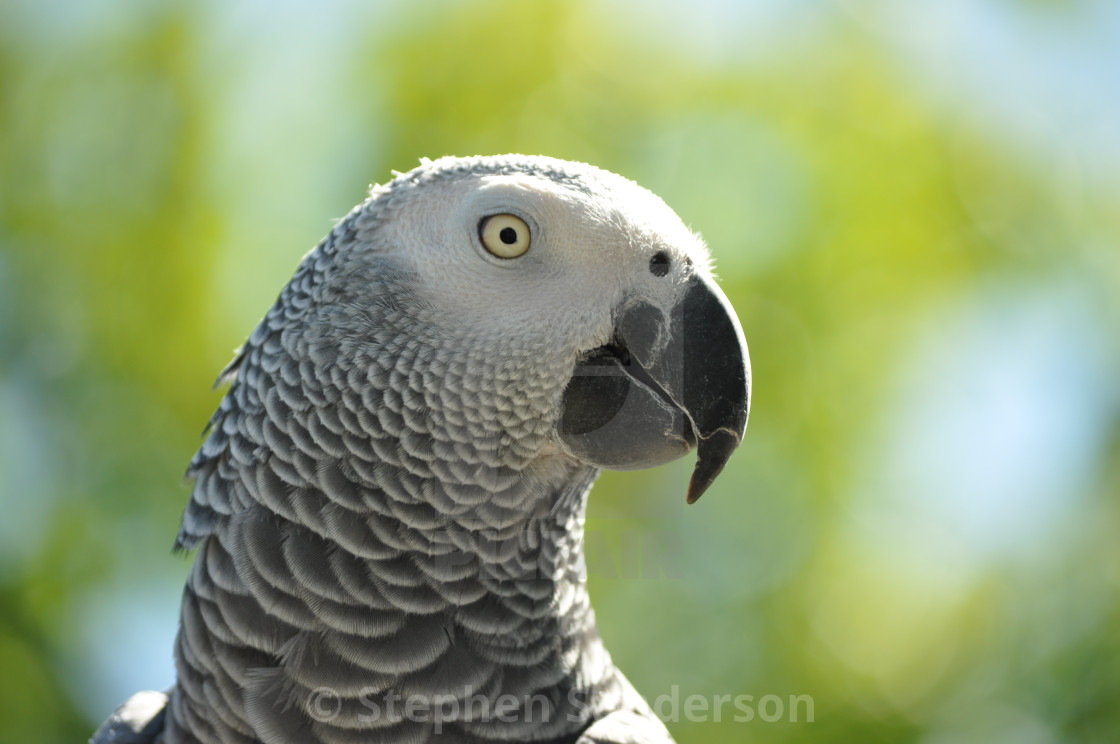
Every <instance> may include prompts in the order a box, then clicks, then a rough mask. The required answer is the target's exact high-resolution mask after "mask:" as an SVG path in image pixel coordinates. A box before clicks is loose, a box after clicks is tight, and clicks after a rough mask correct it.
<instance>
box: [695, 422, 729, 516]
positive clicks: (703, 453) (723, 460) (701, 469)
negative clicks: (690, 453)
mask: <svg viewBox="0 0 1120 744" xmlns="http://www.w3.org/2000/svg"><path fill="white" fill-rule="evenodd" d="M741 442H742V436H741V435H740V436H735V435H734V434H732V433H731V432H729V431H726V430H721V431H718V432H716V433H715V434H713V435H712V436H711V437H710V438H709V439H705V440H701V441H700V444H699V447H698V448H697V458H696V467H695V468H694V469H693V471H692V478H691V479H690V480H689V481H688V492H687V494H686V495H685V501H686V502H687V503H689V504H695V503H696V502H697V501H699V500H700V497H701V496H703V495H704V492H705V491H707V490H708V487H709V486H711V485H712V483H714V482H715V480H716V477H717V476H719V474H720V473H721V472H723V466H724V465H726V464H727V461H728V460H729V459H731V453H732V452H734V451H735V449H736V448H737V447H738V446H739V444H740V443H741Z"/></svg>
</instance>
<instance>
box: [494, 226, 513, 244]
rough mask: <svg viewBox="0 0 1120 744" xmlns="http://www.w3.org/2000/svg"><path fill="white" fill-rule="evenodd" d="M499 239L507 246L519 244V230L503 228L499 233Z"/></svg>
mask: <svg viewBox="0 0 1120 744" xmlns="http://www.w3.org/2000/svg"><path fill="white" fill-rule="evenodd" d="M498 237H499V238H501V241H502V242H503V243H505V244H506V245H513V244H514V243H516V242H517V230H514V229H513V228H512V227H503V228H502V231H501V232H500V233H498Z"/></svg>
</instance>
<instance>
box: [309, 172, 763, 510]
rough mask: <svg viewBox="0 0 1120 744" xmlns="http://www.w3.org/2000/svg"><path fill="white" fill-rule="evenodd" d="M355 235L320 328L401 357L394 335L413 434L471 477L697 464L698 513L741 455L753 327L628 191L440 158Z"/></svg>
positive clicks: (701, 249) (610, 178)
mask: <svg viewBox="0 0 1120 744" xmlns="http://www.w3.org/2000/svg"><path fill="white" fill-rule="evenodd" d="M352 217H353V220H352V224H351V225H350V227H349V230H351V231H352V234H351V235H349V236H348V237H350V238H351V240H348V241H345V245H346V246H347V249H346V251H344V252H340V253H339V255H338V256H337V257H336V260H335V261H334V262H333V263H332V270H331V274H332V275H333V276H332V278H331V281H330V286H331V292H330V293H331V297H329V298H326V299H329V300H330V303H329V305H327V304H326V303H324V307H327V306H329V307H331V308H334V309H335V310H334V312H335V316H334V317H330V318H324V321H325V322H326V323H327V324H328V325H329V326H330V327H331V328H332V333H337V330H338V328H339V327H340V326H342V327H345V328H348V329H349V330H348V331H346V332H345V333H344V337H345V338H348V339H349V340H350V350H349V351H348V352H345V353H349V354H351V355H353V354H360V347H361V345H362V343H363V338H364V339H367V340H368V339H369V338H371V337H372V336H377V337H378V339H377V340H378V346H379V348H380V349H384V348H386V345H387V344H388V346H390V347H391V346H392V343H391V341H388V340H387V339H388V336H387V335H386V334H388V335H389V336H391V335H392V333H393V331H392V329H393V327H394V326H396V327H397V328H398V330H399V337H400V338H405V337H407V338H408V339H409V341H408V342H402V352H401V353H402V354H409V355H410V356H409V358H410V360H411V361H410V362H409V363H408V364H407V365H401V366H400V368H399V370H398V372H399V374H400V375H402V376H411V377H412V378H415V379H414V384H413V385H412V387H411V389H413V390H416V391H420V390H423V391H424V393H423V396H420V395H417V396H415V397H417V398H419V397H423V400H416V401H415V406H414V408H415V409H416V410H417V411H420V412H424V413H425V415H424V417H423V421H424V423H423V424H422V425H421V426H419V427H416V426H414V427H413V428H414V429H421V430H423V431H421V432H420V433H422V434H425V435H428V436H431V437H433V438H434V441H436V442H439V443H443V442H449V443H451V444H453V445H455V446H456V447H458V449H457V451H458V452H459V454H460V455H461V456H462V459H463V460H465V461H467V462H471V463H477V464H478V466H479V467H482V468H485V467H486V466H487V465H488V464H493V463H501V464H503V465H507V466H508V465H509V464H510V463H511V462H512V463H515V465H516V467H517V468H523V467H529V466H530V464H531V463H539V462H540V461H541V460H542V458H543V459H544V460H549V459H551V460H555V459H556V458H561V459H562V458H570V459H574V460H575V461H576V462H578V463H581V464H583V465H587V466H593V467H595V468H605V469H614V470H632V469H641V468H648V467H653V466H656V465H660V464H662V463H665V462H668V461H670V460H674V459H676V458H679V457H681V456H683V455H686V454H687V453H689V452H691V451H692V450H694V449H695V450H696V451H697V455H698V457H697V463H696V467H695V470H694V472H693V476H692V480H691V482H690V484H689V489H688V495H687V499H688V501H689V503H692V502H693V501H695V500H696V499H697V498H699V497H700V495H701V494H702V493H703V492H704V490H705V489H706V488H707V487H708V486H709V485H711V483H712V482H713V481H714V480H715V478H716V476H717V475H718V474H719V472H720V470H721V469H722V468H723V466H724V464H725V463H726V462H727V460H728V458H729V457H730V456H731V454H732V452H733V451H734V450H735V448H736V447H737V446H738V445H739V444H740V442H741V441H742V437H743V433H744V430H745V428H746V424H747V416H748V411H749V403H750V362H749V358H748V355H747V346H746V342H745V340H744V337H743V331H742V328H741V327H740V324H739V321H738V319H737V318H736V316H735V312H734V310H733V309H732V308H731V305H730V303H729V302H728V300H727V298H726V297H725V296H724V294H723V292H721V290H720V289H719V287H718V286H717V285H716V284H715V281H714V279H713V276H712V271H711V267H710V260H709V256H708V253H707V249H706V247H705V245H704V243H703V242H702V241H701V239H700V238H699V237H698V236H697V235H695V234H694V233H692V232H691V231H690V230H689V229H688V228H687V227H686V226H685V225H684V223H683V222H682V221H681V220H680V218H679V217H677V215H676V214H675V213H674V212H673V211H672V210H671V209H670V208H669V207H668V206H667V205H666V204H665V203H664V202H663V201H662V200H661V199H660V198H658V197H657V196H655V195H654V194H652V193H651V192H649V191H647V190H646V189H644V188H642V187H640V186H638V185H637V184H635V183H634V182H632V181H630V180H627V179H625V178H623V177H621V176H618V175H615V174H613V173H610V172H608V171H604V170H601V169H598V168H595V167H592V166H589V165H584V164H580V163H571V162H567V161H561V160H554V159H551V158H544V157H526V156H497V157H477V158H442V159H439V160H435V161H425V162H424V163H422V164H421V166H420V167H418V168H416V169H414V170H412V171H409V172H408V173H404V174H398V175H397V178H395V179H394V180H393V181H392V182H390V183H389V184H387V185H386V186H382V187H375V188H374V190H373V195H372V197H371V198H370V200H368V201H367V202H366V203H365V204H364V205H361V206H359V207H358V208H357V209H356V210H355V213H354V214H353V215H352ZM387 281H391V282H392V283H393V286H394V290H393V291H392V292H391V293H386V292H385V289H384V288H385V286H386V284H385V283H386V282H387ZM339 308H342V309H343V310H339ZM339 312H342V313H344V314H346V316H345V317H344V318H340V317H339V316H338V313H339ZM371 312H376V317H373V316H372V315H371ZM409 344H413V345H416V346H418V348H419V350H418V351H417V350H413V351H409V349H408V348H405V347H408V346H409ZM345 345H346V342H345V341H344V342H343V346H345ZM382 366H384V363H382ZM403 405H406V406H408V405H409V402H408V401H407V400H406V401H404V402H403ZM468 443H469V444H468ZM465 448H473V451H472V452H471V453H469V454H463V450H464V449H465ZM515 469H516V468H515Z"/></svg>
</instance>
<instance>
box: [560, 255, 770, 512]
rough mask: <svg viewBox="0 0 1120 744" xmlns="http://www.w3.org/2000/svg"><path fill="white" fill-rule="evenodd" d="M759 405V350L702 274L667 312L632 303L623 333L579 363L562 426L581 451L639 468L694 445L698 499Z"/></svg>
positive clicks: (621, 324)
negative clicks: (753, 403)
mask: <svg viewBox="0 0 1120 744" xmlns="http://www.w3.org/2000/svg"><path fill="white" fill-rule="evenodd" d="M749 411H750V359H749V357H748V355H747V344H746V340H745V339H744V338H743V329H742V327H741V326H740V324H739V320H738V318H736V316H735V311H734V310H733V309H732V308H731V304H730V303H729V302H728V301H727V298H726V297H725V296H724V294H723V292H722V291H720V289H719V287H717V286H716V285H715V283H714V282H712V281H711V280H710V279H706V278H703V277H698V276H693V277H691V278H690V279H689V280H688V281H687V282H686V284H685V286H684V291H683V293H682V295H681V296H680V298H679V300H678V301H677V303H676V304H675V305H673V307H672V308H670V309H669V310H668V312H666V311H665V310H664V309H662V308H658V307H656V306H655V305H653V304H651V303H649V302H646V301H630V302H625V303H623V305H622V307H621V308H620V309H619V311H618V312H617V314H616V319H615V342H614V343H612V344H610V345H608V346H605V347H600V348H599V349H596V350H594V351H593V352H591V353H590V354H588V355H587V356H586V358H585V359H583V360H581V362H580V363H579V364H577V365H576V372H575V374H574V375H573V377H572V379H571V380H570V381H569V383H568V387H567V389H566V390H565V393H564V403H563V407H562V412H561V419H560V422H559V425H558V431H559V434H560V439H561V441H562V442H563V443H564V444H565V445H566V446H567V447H568V449H569V450H570V451H571V452H572V454H574V455H575V456H576V457H578V458H579V459H581V460H583V461H585V462H588V463H589V464H593V465H596V466H598V467H604V468H608V469H617V470H630V469H639V468H646V467H653V466H654V465H660V464H662V463H664V462H668V461H670V460H674V459H676V458H678V457H680V456H682V455H684V454H685V453H687V452H688V451H690V450H691V449H692V448H693V447H695V448H696V449H697V460H696V467H695V469H694V470H693V473H692V479H691V481H690V482H689V486H688V496H687V498H688V503H690V504H691V503H693V502H694V501H696V500H697V499H698V498H700V496H701V495H702V494H703V493H704V491H705V490H707V488H708V486H710V485H711V484H712V482H713V481H715V479H716V476H718V475H719V473H720V471H721V470H722V469H723V466H724V465H725V464H726V463H727V461H728V459H729V458H730V457H731V453H732V452H734V451H735V448H736V447H738V446H739V444H740V443H741V442H742V441H743V432H744V431H745V430H746V426H747V417H748V413H749Z"/></svg>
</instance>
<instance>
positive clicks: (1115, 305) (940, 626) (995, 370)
mask: <svg viewBox="0 0 1120 744" xmlns="http://www.w3.org/2000/svg"><path fill="white" fill-rule="evenodd" d="M509 151H515V152H527V153H543V154H549V155H553V156H557V157H561V158H567V159H575V160H583V161H588V162H591V163H594V164H596V165H599V166H601V167H604V168H607V169H610V170H613V171H616V172H618V173H621V174H623V175H625V176H628V177H630V178H633V179H635V180H637V181H638V182H639V183H641V184H642V185H644V186H646V187H647V188H649V189H651V190H652V191H654V192H656V193H658V194H660V195H661V196H662V197H664V199H665V200H666V201H667V202H668V203H669V204H670V205H671V206H673V207H674V208H675V209H676V210H677V212H678V213H679V214H680V215H681V216H682V217H683V219H684V220H685V222H687V223H689V224H690V225H691V226H692V227H693V228H694V229H696V230H698V231H699V232H701V233H702V234H703V236H704V237H705V238H706V239H707V241H708V243H709V245H710V246H711V250H712V253H713V254H714V256H715V259H716V264H717V269H718V271H719V274H720V276H721V281H722V283H723V286H724V287H725V289H726V291H727V293H728V295H729V296H730V298H731V300H732V303H733V304H734V305H735V307H736V308H737V310H738V312H739V315H740V317H741V319H742V322H743V326H744V328H745V329H746V335H747V339H748V342H749V344H750V349H751V356H752V359H753V364H754V374H755V405H754V410H753V412H752V416H751V424H750V428H749V430H748V436H747V440H746V443H745V444H744V446H743V448H742V450H741V451H740V453H739V454H738V455H737V456H736V457H735V458H734V459H733V460H732V462H731V465H730V466H729V468H728V470H727V473H726V475H725V476H724V477H723V478H722V480H720V481H719V482H717V483H716V485H715V487H714V488H713V489H712V491H711V492H709V494H708V495H706V496H705V498H704V499H703V500H702V501H701V502H700V503H699V504H697V505H696V506H694V507H691V508H687V509H686V508H685V505H684V494H683V488H684V484H685V482H686V481H687V473H688V469H689V467H690V464H689V463H675V464H674V465H672V466H669V467H666V468H664V469H662V470H659V471H654V472H644V473H625V474H618V473H608V474H607V475H605V476H604V477H603V478H602V480H601V481H600V484H599V486H598V487H597V488H596V490H595V492H594V494H593V497H592V500H591V501H592V504H591V519H590V521H589V524H588V528H589V548H591V549H592V550H593V551H594V554H593V556H592V557H591V558H590V562H591V576H590V581H591V588H592V591H593V593H594V600H595V603H596V607H597V609H598V615H599V621H600V626H601V630H602V633H603V635H604V636H605V638H606V641H607V644H608V647H609V648H610V649H611V650H612V652H613V655H614V656H615V659H616V661H617V662H618V664H619V665H620V666H621V667H622V668H623V669H624V670H625V671H626V673H627V675H628V676H629V677H630V679H631V680H632V681H633V682H634V684H635V686H636V687H637V688H638V689H639V690H640V691H641V692H642V693H643V694H644V695H646V697H647V698H648V699H650V700H651V701H652V700H654V699H655V698H657V697H658V696H660V695H663V694H669V693H671V691H672V689H673V687H674V686H676V687H677V689H678V690H679V695H680V698H681V699H682V701H683V698H684V697H686V696H687V695H690V694H701V695H704V696H708V697H711V696H713V695H724V694H729V695H753V696H754V698H755V700H756V701H757V700H758V699H759V697H761V696H763V695H778V696H779V697H780V698H782V699H783V700H785V699H788V698H787V696H789V695H810V696H812V698H813V701H814V711H813V714H814V718H815V721H814V722H812V723H807V722H805V721H804V718H802V720H800V721H799V722H791V721H789V720H785V719H783V720H782V721H779V722H774V723H767V722H764V721H761V720H759V719H758V718H757V717H756V719H755V720H754V721H752V722H749V723H739V722H734V721H732V720H730V719H731V716H730V711H729V710H728V711H726V712H725V714H724V716H723V720H721V721H719V722H716V721H707V722H689V721H687V720H683V716H682V720H680V721H678V722H675V723H670V729H671V730H672V731H673V733H674V735H675V736H676V737H677V738H678V739H679V741H680V742H681V743H682V744H686V743H688V742H742V741H753V742H810V741H811V742H849V741H882V742H921V743H923V744H951V743H956V742H985V743H987V742H1009V743H1014V744H1023V743H1026V744H1036V743H1037V744H1049V743H1050V742H1115V741H1118V740H1120V592H1118V589H1120V539H1118V536H1120V507H1118V503H1117V497H1116V495H1117V493H1120V385H1118V382H1117V381H1118V380H1120V333H1118V328H1120V4H1117V3H1114V2H1110V1H1109V0H1082V1H1077V0H1065V1H1061V0H1049V1H1044V0H1031V1H1027V0H1018V1H1015V0H983V1H982V0H946V1H945V2H939V3H912V2H889V1H887V0H882V1H876V0H783V1H782V2H778V1H777V0H772V1H770V2H733V1H732V0H693V1H692V2H690V3H687V4H686V3H677V4H669V3H665V4H655V3H649V2H644V1H643V0H614V1H612V2H593V1H592V0H572V1H567V2H558V1H549V0H535V1H532V2H527V1H522V2H513V1H511V2H501V1H498V0H481V1H478V2H467V1H461V2H452V1H445V2H433V1H430V0H423V1H421V2H404V1H401V2H358V1H357V0H349V1H348V0H333V1H332V2H322V3H317V4H304V3H294V2H267V3H266V2H262V1H260V0H255V1H250V2H238V3H223V2H218V0H205V1H203V2H187V1H186V0H182V1H181V2H176V1H175V0H167V1H166V2H148V3H133V2H127V1H126V0H119V1H115V0H96V1H93V2H76V1H75V2H47V3H39V2H33V0H7V1H6V2H3V3H0V513H2V514H3V516H2V518H0V669H2V670H3V674H2V675H0V740H2V741H5V742H17V741H20V742H44V743H50V742H75V741H84V740H85V738H86V737H87V736H88V735H89V733H90V731H91V730H92V728H93V727H94V726H95V725H96V724H97V723H99V722H100V721H101V720H102V719H103V718H104V717H105V716H106V715H107V714H108V713H109V712H110V711H111V709H112V708H113V707H114V706H115V705H116V704H118V703H119V702H121V701H122V700H123V699H125V698H126V697H127V696H128V695H130V694H131V693H132V692H134V691H136V690H139V689H146V688H157V689H158V688H163V687H166V686H168V685H169V684H170V683H171V682H172V680H173V673H172V663H171V642H172V638H173V635H174V633H175V629H176V624H177V612H178V599H179V592H180V588H181V585H182V581H183V579H184V577H185V575H186V572H187V570H188V567H189V561H187V560H185V559H183V558H180V557H176V556H173V555H172V554H171V551H170V548H171V543H172V540H173V538H174V535H175V532H176V529H177V526H178V519H179V516H180V514H181V510H182V508H183V506H184V505H185V503H186V499H187V493H188V492H187V486H186V484H185V483H184V482H183V480H182V474H183V472H184V470H185V467H186V464H187V462H188V460H189V458H190V456H191V454H192V453H193V451H194V449H195V448H196V447H197V446H198V444H199V443H200V433H201V431H202V428H203V425H204V424H205V422H206V421H207V419H208V417H209V415H210V413H211V411H212V410H213V409H214V408H215V406H216V405H217V403H218V401H219V399H220V396H221V392H220V391H217V392H215V391H212V390H211V389H210V386H211V383H212V381H213V380H214V379H215V377H216V374H217V372H218V371H219V370H220V369H221V368H222V366H223V365H224V364H225V363H226V362H227V361H228V360H229V358H230V357H231V354H232V350H233V349H234V348H235V347H236V346H238V345H239V344H240V343H241V341H242V340H244V339H245V338H246V337H247V335H248V334H249V332H250V331H251V330H252V328H253V326H254V325H255V324H256V322H257V320H258V319H259V318H260V317H261V316H262V315H263V313H264V311H265V310H266V309H267V308H268V307H269V305H270V304H271V303H272V301H273V299H274V298H275V296H276V293H277V292H278V290H279V289H280V287H281V286H282V285H283V283H284V282H285V281H286V279H287V278H288V277H289V276H290V275H291V273H292V271H293V270H294V268H295V266H296V264H297V263H298V261H299V259H300V257H301V256H302V254H303V253H305V252H306V251H307V250H309V249H310V248H311V247H313V246H314V245H315V243H316V242H317V241H318V240H319V239H320V238H321V237H322V236H323V235H324V234H325V233H326V232H327V231H328V230H329V229H330V227H331V226H332V224H333V222H334V221H335V220H336V219H338V218H339V217H341V216H343V215H344V214H345V213H346V212H347V211H348V210H349V209H350V207H351V206H352V205H353V204H355V203H357V202H358V201H360V200H361V199H362V198H363V196H364V194H365V192H366V190H367V188H368V186H369V184H370V183H371V182H383V181H386V180H388V179H389V178H391V173H390V171H391V170H392V169H397V170H407V169H409V168H411V167H413V166H414V165H416V163H417V161H418V158H420V157H421V156H428V157H437V156H440V155H443V154H458V155H470V154H477V153H499V152H509ZM635 536H637V537H636V538H635ZM650 536H653V537H654V538H656V539H648V538H650ZM635 539H636V540H637V543H636V544H639V546H638V547H637V548H635V547H634V544H635ZM634 550H639V551H640V550H645V551H646V553H644V554H641V553H639V554H637V555H639V557H637V558H635V555H636V554H635V553H634V552H633V551H634ZM643 555H644V557H641V556H643ZM655 559H656V560H655ZM635 567H637V568H635Z"/></svg>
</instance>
